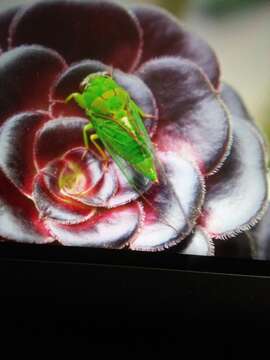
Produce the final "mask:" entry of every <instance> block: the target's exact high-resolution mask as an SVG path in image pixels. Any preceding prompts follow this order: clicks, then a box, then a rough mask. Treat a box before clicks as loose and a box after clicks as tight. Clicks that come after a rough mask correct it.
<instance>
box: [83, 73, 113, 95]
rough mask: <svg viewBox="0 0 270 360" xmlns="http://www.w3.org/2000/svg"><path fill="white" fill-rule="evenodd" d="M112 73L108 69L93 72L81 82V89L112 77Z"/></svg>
mask: <svg viewBox="0 0 270 360" xmlns="http://www.w3.org/2000/svg"><path fill="white" fill-rule="evenodd" d="M110 78H111V75H110V74H109V73H108V72H107V71H99V72H96V73H93V74H89V75H87V76H86V77H85V78H84V79H83V80H82V82H81V83H80V90H82V91H83V90H86V89H88V88H89V87H90V86H92V85H95V84H96V83H100V82H103V80H106V79H110Z"/></svg>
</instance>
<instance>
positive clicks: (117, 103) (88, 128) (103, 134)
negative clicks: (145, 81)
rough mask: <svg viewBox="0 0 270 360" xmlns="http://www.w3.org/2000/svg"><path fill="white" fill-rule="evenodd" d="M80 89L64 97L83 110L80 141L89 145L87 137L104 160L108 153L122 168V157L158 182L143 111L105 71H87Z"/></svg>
mask: <svg viewBox="0 0 270 360" xmlns="http://www.w3.org/2000/svg"><path fill="white" fill-rule="evenodd" d="M81 87H82V92H81V93H79V92H75V93H72V94H70V95H69V96H68V97H67V98H66V102H68V101H70V100H71V99H74V100H75V101H76V103H77V104H78V105H79V106H80V107H81V108H83V109H84V110H85V113H86V115H87V117H88V119H89V123H88V124H87V125H85V127H84V128H83V141H84V145H85V147H86V149H89V145H90V141H91V142H92V143H93V145H94V146H95V147H96V149H97V151H98V153H99V154H100V155H101V157H102V159H103V160H104V161H105V164H107V163H108V160H109V158H108V156H107V154H106V152H105V151H104V149H103V148H102V146H100V144H99V142H98V140H100V142H101V143H102V144H103V146H104V148H105V149H106V151H107V152H108V154H109V155H110V156H111V157H112V158H113V160H114V161H115V162H116V163H117V165H118V166H119V167H120V170H123V166H122V164H123V160H124V161H125V162H127V163H128V164H129V165H130V166H131V167H133V168H134V169H135V170H136V171H137V172H138V173H139V174H142V175H143V176H145V177H146V178H147V179H149V180H150V181H152V182H156V183H158V175H157V169H156V165H155V154H154V150H153V145H152V142H151V140H150V137H149V135H148V132H147V130H146V128H145V125H144V122H143V120H142V119H143V118H154V116H153V115H149V114H145V113H144V112H143V110H142V109H141V108H140V107H139V106H138V105H137V104H136V103H135V102H134V101H133V100H132V99H131V97H130V95H129V93H128V92H127V91H126V90H125V89H124V88H123V87H122V86H120V85H119V84H118V83H117V82H116V80H115V79H113V76H112V73H111V74H110V73H109V72H107V71H104V72H97V73H94V74H90V75H88V76H87V77H85V78H84V80H83V81H82V82H81Z"/></svg>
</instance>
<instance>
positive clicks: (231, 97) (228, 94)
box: [221, 84, 266, 147]
mask: <svg viewBox="0 0 270 360" xmlns="http://www.w3.org/2000/svg"><path fill="white" fill-rule="evenodd" d="M221 98H222V100H223V101H224V103H225V105H226V106H227V108H228V109H229V110H230V112H231V113H232V114H233V115H235V116H237V117H240V118H242V119H243V120H246V121H248V122H249V123H250V124H251V125H253V128H254V130H255V131H256V132H257V135H258V137H259V138H260V140H261V142H262V144H263V146H264V147H266V141H265V139H264V136H263V134H262V133H261V132H260V131H259V130H258V128H257V127H256V125H255V122H254V121H253V119H252V116H251V115H250V113H249V112H248V110H247V108H246V106H245V104H244V102H243V100H242V98H241V97H240V95H239V94H238V93H237V92H236V90H235V89H233V88H232V86H230V85H228V84H222V87H221Z"/></svg>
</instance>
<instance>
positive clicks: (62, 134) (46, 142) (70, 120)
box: [35, 117, 88, 168]
mask: <svg viewBox="0 0 270 360" xmlns="http://www.w3.org/2000/svg"><path fill="white" fill-rule="evenodd" d="M87 123H88V121H87V120H86V119H83V118H79V117H60V118H57V119H55V120H51V121H48V122H47V123H46V124H45V125H44V126H43V127H42V128H41V129H40V131H39V132H38V133H37V135H36V142H35V160H36V163H37V166H38V167H39V168H43V167H44V166H45V165H46V164H47V163H48V162H50V161H52V160H54V159H56V158H57V157H59V156H62V155H63V154H64V153H65V152H67V151H68V150H71V149H73V148H76V147H79V146H83V136H82V130H83V127H84V126H85V125H86V124H87Z"/></svg>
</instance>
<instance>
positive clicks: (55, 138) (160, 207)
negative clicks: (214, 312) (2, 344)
mask: <svg viewBox="0 0 270 360" xmlns="http://www.w3.org/2000/svg"><path fill="white" fill-rule="evenodd" d="M0 34H1V37H0V45H1V51H2V52H1V56H0V120H1V133H0V169H1V171H0V182H1V187H0V203H1V212H0V236H1V238H2V239H3V240H9V241H17V242H26V243H38V244H47V243H58V244H62V245H74V246H88V247H98V248H115V249H131V250H141V251H161V250H166V249H172V250H173V249H175V251H177V252H183V253H192V254H204V255H214V253H215V251H216V253H217V254H219V253H220V244H226V243H230V246H231V244H232V243H235V244H237V246H236V248H237V247H239V246H240V250H241V249H242V248H246V247H249V245H248V237H247V236H246V235H245V232H246V231H247V230H249V229H250V228H251V227H252V226H253V225H255V224H256V223H257V222H258V221H259V220H260V218H261V216H262V214H263V212H264V209H265V207H266V202H267V180H266V165H265V150H264V142H263V139H262V136H261V134H260V133H259V131H258V129H257V128H256V126H255V125H254V122H253V121H252V119H251V117H250V115H249V113H248V112H247V110H246V108H245V106H244V104H243V102H242V100H241V99H240V97H239V95H238V94H237V93H236V92H235V90H233V89H232V88H231V87H230V86H229V85H226V84H224V83H221V82H220V69H219V63H218V60H217V58H216V55H215V53H214V52H213V50H212V49H211V48H210V47H209V46H208V45H207V43H206V42H205V41H203V40H202V39H200V38H199V37H198V36H197V35H195V34H192V33H190V32H188V31H187V30H185V28H184V27H183V26H182V25H181V24H179V22H178V21H177V20H176V19H175V18H173V17H172V16H171V15H169V14H168V13H167V12H166V11H164V10H162V9H160V8H158V7H153V6H146V7H145V6H133V7H130V8H124V7H122V6H120V5H118V4H115V3H112V2H105V1H98V2H96V1H88V2H86V1H84V2H82V1H73V0H69V1H65V0H57V1H41V2H37V3H34V4H31V5H26V6H19V7H15V8H12V9H10V10H8V11H5V12H3V13H2V14H1V15H0ZM91 74H92V76H94V77H95V75H96V74H107V75H106V76H108V74H109V75H110V76H111V79H113V81H114V82H115V84H117V87H118V88H120V89H122V90H123V92H124V93H125V94H127V96H128V99H129V102H128V103H129V104H130V101H132V102H133V104H135V105H134V106H136V108H137V109H140V111H139V115H140V117H141V120H142V124H143V129H144V130H145V132H146V134H147V139H148V140H147V141H146V142H147V144H148V145H149V147H148V150H149V149H151V150H150V154H151V156H153V161H154V163H155V164H158V165H155V166H156V168H155V170H156V172H157V173H156V175H157V179H156V180H158V181H152V180H153V179H152V180H151V178H149V176H148V177H147V176H146V173H143V172H142V171H138V166H137V167H136V166H134V163H133V164H131V162H132V161H131V159H132V158H129V159H127V158H125V152H124V151H122V153H121V154H120V153H118V154H117V153H116V152H115V148H113V145H112V144H113V143H114V144H115V142H116V141H120V140H121V139H120V137H119V132H120V130H121V131H122V132H123V131H126V132H127V133H128V135H129V136H128V138H127V139H128V140H130V141H131V139H133V140H134V139H135V140H136V139H137V138H136V136H137V135H138V134H137V135H136V134H135V135H136V136H135V135H134V136H133V137H132V131H133V130H134V128H133V129H131V130H130V129H129V130H128V128H130V126H131V125H130V124H131V122H132V121H134V119H133V118H132V116H133V117H134V116H135V115H134V114H133V113H129V114H128V116H126V115H127V114H126V113H125V114H124V115H125V116H124V117H125V119H124V117H122V118H121V117H120V118H119V119H118V118H117V119H116V118H115V117H113V116H111V115H112V114H109V115H110V116H109V117H108V116H107V118H106V116H105V118H106V121H107V123H108V121H111V122H113V121H114V124H116V122H115V121H116V120H117V121H120V123H121V126H118V128H117V129H118V130H117V131H116V132H113V134H112V133H110V136H111V142H110V141H108V143H107V146H106V144H105V140H104V139H103V140H104V141H101V140H102V139H100V138H99V137H98V136H97V135H98V134H97V129H96V128H95V127H94V129H89V128H88V130H90V132H89V133H88V132H85V136H83V129H85V127H86V126H87V125H89V123H92V125H93V118H91V116H90V115H93V111H92V110H93V106H94V105H93V99H92V98H91V99H89V98H88V100H87V101H86V100H85V98H84V101H86V102H85V103H84V104H83V106H78V104H79V105H82V104H80V103H79V101H77V102H74V101H69V102H66V99H67V98H68V97H70V95H71V94H74V93H75V94H83V93H84V91H85V87H82V81H83V80H84V79H85V78H86V77H87V76H89V75H91ZM89 86H91V84H90V85H89ZM98 91H100V97H99V96H96V98H98V99H97V101H98V102H99V107H98V108H99V110H100V112H101V114H100V113H99V115H102V114H103V115H104V114H105V113H106V111H107V110H108V109H107V108H106V109H105V110H104V109H103V108H102V106H103V105H104V99H105V100H106V99H107V98H110V99H111V102H112V103H113V104H114V105H113V106H116V105H115V104H119V101H120V103H121V99H122V98H121V96H120V93H119V92H117V91H112V89H109V88H107V87H106V86H105V88H102V89H101V88H99V89H98ZM108 94H109V95H108ZM95 95H98V94H97V92H95ZM77 100H78V99H77ZM117 106H118V105H117ZM133 109H134V108H133ZM87 110H91V111H92V113H91V114H90V113H89V112H88V113H87ZM124 110H126V108H125V109H124ZM95 114H96V113H95ZM113 114H114V115H115V113H113ZM106 115H108V114H106ZM137 115H138V114H137ZM101 118H102V117H101ZM102 119H103V120H104V117H103V118H102ZM132 119H133V120H132ZM123 121H124V122H125V123H123ZM104 123H105V122H104ZM117 125H119V122H118V123H117ZM106 129H107V130H106V131H108V128H106ZM141 129H142V128H141ZM144 130H141V131H144ZM104 131H105V130H104ZM93 135H94V137H93ZM95 135H96V136H95ZM145 136H146V135H145ZM135 140H134V141H135ZM136 141H137V140H136ZM136 141H135V142H133V145H134V144H135V145H136V144H137V145H138V144H139V145H140V146H142V140H140V141H138V142H136ZM120 142H121V141H120ZM86 143H87V144H89V146H88V147H89V148H86ZM122 145H123V144H122ZM124 145H126V153H129V152H131V147H130V144H129V142H128V141H127V143H124ZM135 145H134V146H135ZM137 145H136V146H137ZM110 148H111V149H112V148H113V149H114V150H113V151H110ZM140 149H141V148H140ZM122 150H123V149H122ZM102 154H103V155H104V156H102ZM120 155H121V156H120ZM132 156H135V155H134V153H132ZM133 158H134V157H133ZM105 159H106V161H105ZM127 160H128V161H127ZM239 233H243V234H242V235H241V238H239V237H236V238H234V237H235V236H236V235H238V234H239ZM230 238H232V240H225V239H230ZM239 239H241V241H240V240H239ZM239 241H240V242H239ZM239 244H240V245H239ZM215 248H216V250H215ZM232 248H233V247H232ZM240 253H241V251H240Z"/></svg>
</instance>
